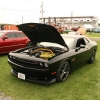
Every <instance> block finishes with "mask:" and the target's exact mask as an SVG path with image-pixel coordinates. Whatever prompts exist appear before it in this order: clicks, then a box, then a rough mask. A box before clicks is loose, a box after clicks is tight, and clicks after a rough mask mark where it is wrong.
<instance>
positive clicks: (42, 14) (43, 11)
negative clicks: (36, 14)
mask: <svg viewBox="0 0 100 100" xmlns="http://www.w3.org/2000/svg"><path fill="white" fill-rule="evenodd" d="M40 13H41V23H43V13H44V11H43V2H42V4H41V11H40Z"/></svg>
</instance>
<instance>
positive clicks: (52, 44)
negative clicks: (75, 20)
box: [38, 42, 64, 48]
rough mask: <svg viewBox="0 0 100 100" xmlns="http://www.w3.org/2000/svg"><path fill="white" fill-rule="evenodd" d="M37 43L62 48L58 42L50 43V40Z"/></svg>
mask: <svg viewBox="0 0 100 100" xmlns="http://www.w3.org/2000/svg"><path fill="white" fill-rule="evenodd" d="M38 45H42V46H47V47H49V46H52V47H60V48H64V46H61V45H60V44H57V43H51V42H40V43H39V44H38Z"/></svg>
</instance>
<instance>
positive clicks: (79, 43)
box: [76, 38, 86, 47]
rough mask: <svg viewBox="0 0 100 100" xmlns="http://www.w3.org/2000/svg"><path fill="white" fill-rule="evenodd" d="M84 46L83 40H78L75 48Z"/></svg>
mask: <svg viewBox="0 0 100 100" xmlns="http://www.w3.org/2000/svg"><path fill="white" fill-rule="evenodd" d="M81 44H82V45H86V43H85V41H84V39H83V38H80V39H78V40H77V44H76V47H80V45H81Z"/></svg>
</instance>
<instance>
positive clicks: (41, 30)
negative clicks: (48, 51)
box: [17, 23, 68, 48]
mask: <svg viewBox="0 0 100 100" xmlns="http://www.w3.org/2000/svg"><path fill="white" fill-rule="evenodd" d="M17 27H18V28H19V30H21V31H23V32H24V33H25V35H26V36H27V37H28V38H29V39H30V40H31V41H32V42H33V43H34V42H35V43H37V42H52V43H58V44H60V45H62V46H65V47H67V45H66V43H65V41H64V40H63V38H62V37H61V35H60V33H59V32H58V31H57V30H56V29H55V28H54V27H53V26H50V25H46V24H40V23H25V24H20V25H17ZM67 48H68V47H67Z"/></svg>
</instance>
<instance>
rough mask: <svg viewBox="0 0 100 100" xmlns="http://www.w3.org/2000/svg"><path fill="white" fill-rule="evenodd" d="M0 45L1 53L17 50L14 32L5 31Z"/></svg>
mask: <svg viewBox="0 0 100 100" xmlns="http://www.w3.org/2000/svg"><path fill="white" fill-rule="evenodd" d="M0 46H1V48H0V52H1V53H6V52H10V51H12V50H15V48H16V44H15V35H14V32H7V33H5V35H4V36H3V37H2V41H1V43H0Z"/></svg>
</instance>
